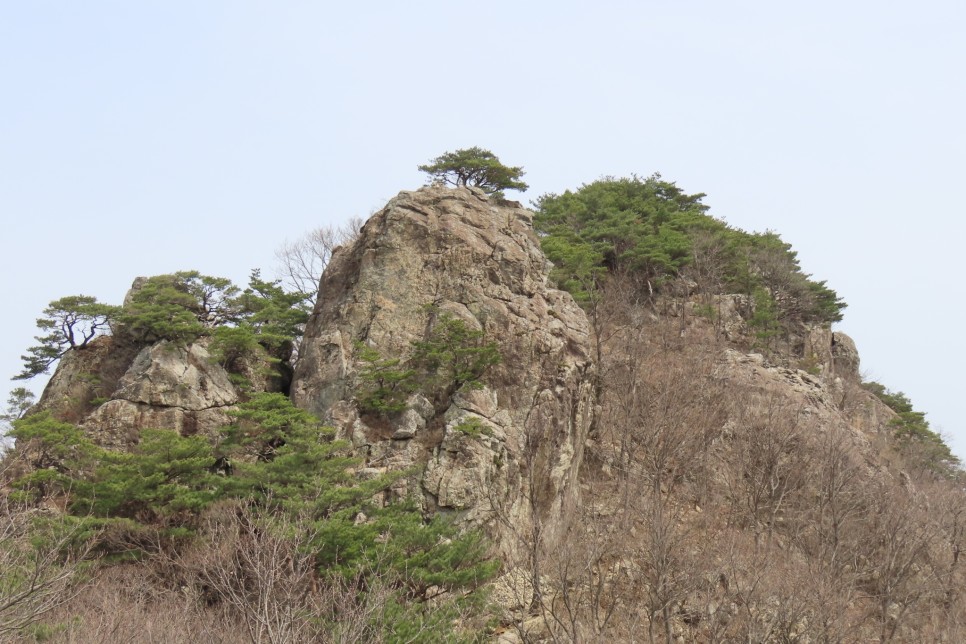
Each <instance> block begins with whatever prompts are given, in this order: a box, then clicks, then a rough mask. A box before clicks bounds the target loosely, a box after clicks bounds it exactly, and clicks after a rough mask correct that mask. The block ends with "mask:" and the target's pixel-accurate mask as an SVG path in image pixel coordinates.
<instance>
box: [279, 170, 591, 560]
mask: <svg viewBox="0 0 966 644" xmlns="http://www.w3.org/2000/svg"><path fill="white" fill-rule="evenodd" d="M531 217H532V215H531V213H530V212H529V211H527V210H525V209H523V208H521V207H520V206H519V205H518V204H515V203H508V202H504V201H502V200H496V199H490V198H488V197H487V196H486V195H484V194H483V193H482V192H480V191H478V190H471V189H465V188H459V189H449V188H443V187H427V188H423V189H420V190H418V191H415V192H402V193H400V194H399V195H398V196H397V197H395V198H394V199H392V200H391V201H390V202H389V203H388V204H387V206H386V207H385V208H384V209H383V210H382V211H380V212H379V213H377V214H375V215H374V216H373V217H372V218H371V219H370V220H369V221H368V222H367V223H366V225H365V226H364V227H363V228H362V230H361V233H360V235H359V237H358V239H356V240H355V242H354V243H352V244H351V245H350V246H347V247H343V248H340V249H337V251H336V252H335V253H334V254H333V256H332V259H331V261H330V263H329V265H328V267H327V268H326V271H325V274H324V276H323V278H322V282H321V288H320V293H321V296H320V299H319V301H318V303H317V304H316V307H315V310H314V312H313V314H312V317H311V319H310V320H309V323H308V325H307V328H306V332H305V338H304V340H303V343H302V347H301V350H300V359H299V363H298V366H297V368H296V372H295V375H294V378H293V385H292V397H293V400H294V401H295V403H296V404H297V405H299V406H301V407H303V408H306V409H309V410H311V411H313V412H315V413H318V414H320V415H323V416H327V417H328V419H329V421H330V422H332V423H334V424H335V425H337V426H338V427H339V429H340V431H341V432H342V434H343V435H344V436H345V437H347V438H350V439H351V440H353V442H354V443H355V444H356V446H357V447H358V448H359V449H360V451H362V452H363V453H364V454H365V456H366V459H367V466H368V467H370V468H374V469H378V470H379V471H384V470H385V469H387V468H388V469H393V468H406V467H410V466H412V465H419V466H425V467H424V469H423V474H422V475H421V477H420V478H419V480H418V481H413V480H410V481H409V483H408V485H414V484H415V485H418V487H419V488H420V489H419V490H418V491H416V490H412V489H407V490H404V492H405V493H413V492H418V493H421V495H422V496H423V500H424V502H425V503H426V504H427V506H428V508H427V509H443V510H451V511H458V512H459V513H460V514H461V516H462V517H463V518H464V519H465V520H467V521H471V522H473V523H474V524H478V525H491V526H492V525H495V524H496V523H497V522H500V523H504V524H505V523H506V522H513V523H512V525H515V526H516V527H517V528H519V529H526V526H527V525H532V521H533V519H534V515H533V511H534V510H535V511H536V512H537V513H539V519H540V520H541V521H542V525H543V526H544V529H545V530H546V531H547V532H552V531H553V530H554V527H555V526H558V525H559V524H560V522H561V518H562V516H563V515H564V513H565V509H566V508H567V507H568V505H569V504H570V503H572V502H573V501H574V499H575V495H576V490H577V486H576V476H577V472H578V468H579V465H580V462H581V458H582V450H583V446H584V441H585V439H586V435H587V431H588V428H589V426H590V424H591V420H592V418H593V412H594V400H593V387H592V379H593V370H594V366H593V364H592V360H591V357H590V356H591V351H590V330H589V326H588V322H587V319H586V317H585V315H584V313H583V311H582V310H581V309H580V308H579V307H578V306H577V305H576V303H575V302H574V301H573V299H572V298H571V296H570V295H569V294H567V293H564V292H562V291H559V290H556V289H553V288H551V287H550V286H548V283H547V275H548V271H549V268H550V265H549V262H548V261H547V259H546V258H545V257H544V255H543V253H542V252H541V251H540V246H539V240H538V239H537V237H536V235H535V234H534V232H533V228H532V223H531ZM443 315H446V316H450V317H452V318H456V319H458V320H462V321H463V322H464V324H465V325H466V327H467V328H470V329H474V330H478V331H482V332H483V334H484V338H485V340H486V341H489V342H495V343H496V344H497V345H498V348H499V352H500V355H501V357H502V361H501V362H500V364H497V365H494V366H492V367H490V368H489V370H488V371H487V372H486V374H485V376H484V377H483V379H482V380H483V385H484V386H483V387H482V388H480V389H465V388H464V390H461V391H459V392H457V393H456V394H455V395H453V396H452V397H451V398H450V399H449V400H448V401H447V403H446V404H444V405H443V406H442V407H441V408H434V407H433V405H432V404H429V403H428V401H427V400H426V399H425V398H422V396H421V395H420V394H416V395H414V396H413V397H411V398H410V400H409V404H408V405H407V409H406V410H405V411H404V412H401V413H398V414H394V415H389V416H388V417H384V418H377V417H373V416H372V415H368V416H367V415H365V414H364V415H363V416H362V417H360V415H359V413H358V412H357V410H356V405H354V404H353V398H354V396H355V394H356V392H357V391H358V388H359V387H360V386H361V383H360V379H359V374H360V366H361V365H360V360H359V358H360V356H359V347H360V343H362V344H364V345H365V346H367V347H369V348H371V349H375V350H376V351H378V353H379V355H380V356H382V357H383V358H398V359H402V360H405V359H406V358H407V357H408V356H409V355H410V354H411V352H412V346H413V342H414V341H419V340H423V339H425V337H426V334H427V332H428V331H429V329H430V328H431V327H432V325H433V323H434V321H437V320H438V319H439V318H440V316H443ZM433 506H435V507H433ZM531 506H532V507H531ZM501 545H502V546H503V547H504V550H505V551H507V552H509V551H512V550H513V546H512V544H510V543H508V541H507V539H503V540H502V544H501Z"/></svg>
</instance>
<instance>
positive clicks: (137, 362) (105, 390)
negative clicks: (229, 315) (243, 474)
mask: <svg viewBox="0 0 966 644" xmlns="http://www.w3.org/2000/svg"><path fill="white" fill-rule="evenodd" d="M145 280H146V278H143V277H139V278H137V279H135V280H134V284H133V286H132V287H131V290H130V291H129V292H128V294H127V296H126V298H125V301H126V302H127V301H128V300H129V299H130V297H131V293H133V292H135V291H136V290H137V289H138V288H140V287H141V286H142V285H143V284H144V281H145ZM209 344H210V340H209V339H207V338H201V339H199V340H197V341H195V342H194V343H192V344H189V345H187V346H180V345H175V344H171V343H169V342H167V341H161V342H156V343H153V344H145V343H144V342H139V341H138V340H137V339H136V338H132V337H130V335H129V334H128V333H126V332H125V330H124V329H123V328H120V329H118V330H117V334H116V335H114V336H102V337H99V338H96V339H94V340H93V341H91V342H90V343H89V344H88V345H87V346H85V347H83V348H81V349H75V350H72V351H69V352H67V354H66V355H65V356H64V357H63V358H62V359H61V361H60V363H59V364H58V366H57V370H56V371H55V372H54V375H53V377H52V378H51V379H50V382H49V383H48V385H47V387H46V388H45V389H44V393H43V395H42V396H41V399H40V401H39V402H38V404H37V406H36V409H37V410H38V411H40V410H49V411H50V412H51V413H52V414H53V415H54V416H56V417H57V418H60V419H61V420H65V421H68V422H71V423H76V424H78V425H80V426H81V427H82V428H83V429H84V430H85V431H86V433H87V434H88V435H89V436H90V437H91V439H93V440H94V441H95V442H96V443H98V444H100V445H102V446H105V447H118V448H123V447H127V446H130V445H133V444H136V443H137V442H138V440H139V436H140V431H141V429H144V428H160V429H173V430H176V431H178V432H179V433H181V434H182V435H190V434H195V433H199V432H200V433H204V434H209V435H216V434H217V431H218V428H220V427H222V426H224V425H227V424H228V423H229V422H230V421H231V417H230V416H229V415H228V412H229V411H230V410H231V409H232V408H233V407H234V406H235V405H237V404H238V403H239V402H241V392H240V391H239V390H238V388H236V387H235V385H234V384H233V383H232V381H231V377H230V376H229V373H228V372H227V371H226V370H225V369H224V368H223V367H222V366H221V365H219V364H217V363H215V362H214V361H212V360H211V357H210V355H209V353H208V345H209ZM240 369H241V371H242V375H244V376H245V377H246V378H247V380H248V381H249V382H250V383H251V389H252V390H254V391H277V390H278V389H279V388H280V387H281V386H283V385H284V383H285V382H287V378H285V377H284V374H280V373H279V370H278V369H275V370H270V369H266V368H265V365H264V364H263V363H261V362H260V361H258V360H250V361H245V363H244V364H242V365H240Z"/></svg>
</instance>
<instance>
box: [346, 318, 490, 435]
mask: <svg viewBox="0 0 966 644" xmlns="http://www.w3.org/2000/svg"><path fill="white" fill-rule="evenodd" d="M430 318H431V323H430V325H429V331H428V332H427V334H426V338H425V339H424V340H417V341H415V342H413V343H412V354H411V355H410V356H409V357H408V359H406V360H405V361H404V360H403V359H401V358H383V357H382V356H381V355H380V354H379V352H378V351H376V350H375V349H373V348H372V347H370V346H368V345H366V344H364V343H362V342H358V343H356V355H357V357H358V359H359V360H360V361H361V362H362V366H361V368H360V369H359V382H360V387H359V390H358V391H357V392H356V403H357V404H358V405H359V409H360V410H361V411H362V412H364V413H374V414H379V415H383V416H389V415H391V414H395V413H398V412H401V411H403V410H405V409H406V400H407V398H408V397H409V395H410V394H412V393H414V392H417V391H419V392H422V393H423V394H425V395H426V396H427V397H428V398H430V399H432V400H434V401H435V402H436V403H437V406H445V405H446V404H448V402H449V400H450V398H451V397H452V395H453V394H454V393H456V392H457V391H459V390H460V389H461V388H464V387H465V388H469V389H476V388H479V387H481V386H482V381H481V378H482V377H483V374H484V373H485V372H486V370H487V369H488V368H489V367H491V366H493V365H495V364H499V363H500V360H501V358H500V351H499V348H498V347H497V345H496V343H495V342H486V341H485V338H484V333H483V331H477V330H474V329H471V328H470V327H468V326H467V325H466V322H464V321H463V320H460V319H457V318H454V317H452V316H451V315H448V314H445V313H443V314H440V315H437V314H436V312H435V311H431V316H430ZM434 318H435V322H432V320H433V319H434Z"/></svg>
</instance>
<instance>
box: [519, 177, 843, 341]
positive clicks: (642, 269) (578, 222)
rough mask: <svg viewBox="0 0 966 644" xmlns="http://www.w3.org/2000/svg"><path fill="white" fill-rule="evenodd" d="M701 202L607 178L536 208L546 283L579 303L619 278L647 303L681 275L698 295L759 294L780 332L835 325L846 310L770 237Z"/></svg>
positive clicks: (663, 187) (659, 185)
mask: <svg viewBox="0 0 966 644" xmlns="http://www.w3.org/2000/svg"><path fill="white" fill-rule="evenodd" d="M704 197H705V195H703V194H687V193H685V192H683V191H682V190H681V189H679V188H678V187H677V186H676V185H675V184H674V183H671V182H667V181H664V180H663V179H662V178H661V176H660V175H658V174H655V175H652V176H650V177H647V178H646V179H642V178H640V177H637V176H633V177H630V178H621V179H615V178H605V179H601V180H599V181H595V182H593V183H590V184H585V185H583V186H581V188H580V189H578V190H577V191H569V190H568V191H566V192H564V193H563V194H559V195H558V194H547V195H544V196H542V197H540V198H539V199H538V200H537V202H536V207H537V210H536V214H535V216H534V227H535V228H536V230H537V232H538V233H539V234H540V235H541V237H542V247H543V250H544V252H545V253H546V254H547V257H549V258H550V260H551V261H552V262H553V263H554V270H553V273H552V276H553V278H554V279H555V280H556V281H557V283H558V284H559V285H560V286H561V287H562V288H565V289H567V290H568V291H570V292H571V293H572V294H573V295H574V297H575V299H576V300H577V301H578V302H581V303H584V304H587V303H589V302H591V301H593V300H594V297H595V292H596V290H597V289H599V288H600V286H601V284H602V281H603V280H605V279H607V278H608V277H609V276H612V275H621V276H623V277H625V278H628V279H630V280H631V281H632V282H633V283H636V284H637V285H638V287H639V289H640V291H641V292H643V293H646V294H647V295H648V296H651V295H653V294H655V293H662V292H667V290H668V289H667V288H666V287H667V285H668V284H669V283H670V282H672V281H673V280H675V279H676V278H679V277H686V278H687V279H688V280H693V281H694V282H696V288H697V289H698V290H699V291H701V290H703V291H704V292H706V293H723V292H734V293H743V294H746V295H748V296H750V297H753V296H755V294H756V292H758V291H759V290H763V291H764V292H765V293H766V294H767V295H768V296H769V297H770V298H771V300H772V302H773V303H774V306H773V311H772V313H773V314H774V317H775V318H776V319H777V320H778V321H779V322H780V323H781V324H783V325H785V324H791V323H795V322H834V321H837V320H840V319H841V317H842V310H843V309H844V308H845V303H844V302H842V300H841V299H840V298H838V296H837V295H836V294H835V292H834V291H833V290H831V289H830V288H828V286H827V285H826V284H825V282H817V281H813V280H811V279H810V277H809V276H808V275H807V274H805V273H803V272H802V271H801V267H800V265H799V262H798V259H797V257H796V253H795V251H793V250H792V249H791V246H790V245H788V244H786V243H785V242H783V241H782V240H781V238H780V237H779V236H778V235H777V234H775V233H772V232H766V233H760V234H759V233H747V232H744V231H742V230H738V229H735V228H732V227H730V226H728V225H727V224H726V223H724V222H722V221H720V220H717V219H714V218H713V217H711V216H709V215H708V214H707V210H708V207H707V206H706V205H704V204H703V203H702V200H703V199H704Z"/></svg>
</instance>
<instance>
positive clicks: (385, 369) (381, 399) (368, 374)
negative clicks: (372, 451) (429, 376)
mask: <svg viewBox="0 0 966 644" xmlns="http://www.w3.org/2000/svg"><path fill="white" fill-rule="evenodd" d="M356 355H357V356H358V359H359V360H360V361H361V362H362V366H361V368H360V369H359V382H360V387H359V390H358V391H357V392H356V404H357V405H358V406H359V409H360V410H361V411H362V412H363V413H370V414H378V415H382V416H389V415H392V414H396V413H398V412H401V411H403V410H405V409H406V399H407V398H408V397H409V394H411V393H413V392H414V391H416V390H417V389H419V383H418V380H417V378H416V376H417V373H416V371H415V370H414V369H410V368H407V367H406V366H405V365H403V362H402V359H400V358H383V357H382V356H381V355H380V354H379V352H378V351H376V350H375V349H373V348H372V347H370V346H368V345H366V344H365V343H363V342H357V343H356Z"/></svg>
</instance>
